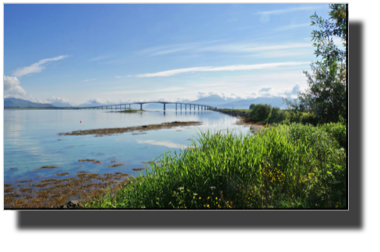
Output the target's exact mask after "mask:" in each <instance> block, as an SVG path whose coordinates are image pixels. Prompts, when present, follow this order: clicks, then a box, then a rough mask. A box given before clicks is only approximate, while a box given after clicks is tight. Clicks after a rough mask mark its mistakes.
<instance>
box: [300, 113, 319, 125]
mask: <svg viewBox="0 0 380 252" xmlns="http://www.w3.org/2000/svg"><path fill="white" fill-rule="evenodd" d="M300 123H302V124H312V125H314V126H316V125H317V123H318V121H317V118H316V117H315V115H314V114H313V113H303V114H302V115H301V117H300Z"/></svg>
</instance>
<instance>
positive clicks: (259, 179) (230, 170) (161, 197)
mask: <svg viewBox="0 0 380 252" xmlns="http://www.w3.org/2000/svg"><path fill="white" fill-rule="evenodd" d="M341 126H342V127H344V125H341ZM333 127H337V126H336V124H331V125H330V126H323V127H322V126H321V127H313V126H310V125H300V124H291V125H281V126H278V127H269V128H268V129H267V130H263V131H261V132H260V133H259V134H257V135H251V134H247V135H243V134H241V133H240V134H235V133H234V132H231V131H227V132H226V133H224V132H222V131H216V132H210V131H207V132H199V133H198V135H197V137H196V138H195V139H193V141H192V143H191V147H192V148H188V149H185V150H180V151H179V152H167V153H164V154H163V155H162V156H161V157H160V158H159V159H160V161H161V163H160V165H159V164H157V163H152V164H151V167H150V168H149V169H147V174H146V176H145V177H142V176H140V177H139V178H138V179H137V180H136V181H135V182H134V183H130V184H128V185H126V186H125V187H124V188H122V189H121V190H120V191H119V192H118V193H117V194H116V195H115V196H111V195H110V194H109V195H107V196H105V197H104V198H102V199H100V200H96V201H91V202H87V203H86V204H85V206H86V207H96V208H103V207H111V208H345V207H346V206H347V205H346V151H345V150H344V149H343V148H340V146H339V142H338V141H337V140H336V135H337V134H334V133H332V132H335V131H336V130H335V131H334V130H331V128H333ZM339 127H340V126H339ZM339 127H338V128H339ZM338 135H339V134H338Z"/></svg>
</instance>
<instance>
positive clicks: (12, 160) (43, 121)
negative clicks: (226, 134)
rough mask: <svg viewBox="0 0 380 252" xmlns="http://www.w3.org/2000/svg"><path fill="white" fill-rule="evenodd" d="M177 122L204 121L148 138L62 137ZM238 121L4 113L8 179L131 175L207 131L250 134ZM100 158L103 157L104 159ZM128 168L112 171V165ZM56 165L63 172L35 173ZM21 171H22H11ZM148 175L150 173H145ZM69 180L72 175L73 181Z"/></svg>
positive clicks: (204, 115) (162, 114) (208, 116)
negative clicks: (81, 173) (78, 174)
mask: <svg viewBox="0 0 380 252" xmlns="http://www.w3.org/2000/svg"><path fill="white" fill-rule="evenodd" d="M174 121H201V122H202V125H198V126H186V127H176V128H174V129H162V130H152V131H147V132H146V134H143V135H141V134H139V135H133V134H132V133H123V134H118V135H111V136H103V137H94V136H93V135H84V136H58V133H62V132H72V131H77V130H89V129H99V128H124V127H133V126H142V125H147V124H160V123H164V122H174ZM236 121H237V118H234V117H230V116H228V115H225V114H221V113H217V112H214V111H201V110H200V111H199V112H198V111H185V110H184V111H175V109H174V110H169V109H167V110H166V111H162V110H159V111H157V110H155V111H153V110H152V111H144V112H137V113H114V112H110V110H108V111H106V110H73V111H63V110H57V111H50V110H5V111H4V179H5V183H12V182H13V181H14V180H18V179H23V180H27V179H30V178H31V179H34V178H35V177H36V176H41V177H44V178H49V177H51V176H55V174H56V173H65V172H70V174H76V172H77V171H82V170H87V171H91V172H93V173H99V174H104V173H109V172H124V173H128V172H132V173H131V174H133V171H132V169H134V168H139V167H141V163H142V162H144V161H149V160H152V158H153V159H155V158H156V157H158V156H160V155H161V154H162V153H163V152H165V151H167V150H168V148H185V147H186V146H187V145H188V144H189V140H188V139H190V138H193V137H196V135H197V132H199V131H205V130H222V129H226V128H228V129H236V130H240V131H242V132H248V131H249V128H245V127H243V126H238V125H235V122H236ZM99 153H101V154H99ZM115 157H117V160H118V161H120V162H121V163H125V164H126V166H125V167H113V168H111V167H108V165H110V164H111V161H112V160H115ZM83 159H96V160H99V162H100V164H92V163H80V162H78V160H83ZM50 165H55V166H58V167H60V168H58V169H59V171H58V170H57V171H48V170H49V169H44V170H41V171H33V169H35V168H38V167H42V166H50ZM11 167H17V168H18V169H17V170H11V169H10V168H11ZM141 172H142V173H144V172H145V171H141ZM68 176H70V175H68Z"/></svg>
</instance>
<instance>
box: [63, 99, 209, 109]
mask: <svg viewBox="0 0 380 252" xmlns="http://www.w3.org/2000/svg"><path fill="white" fill-rule="evenodd" d="M146 103H162V104H163V107H164V111H165V110H166V104H175V110H177V105H181V106H180V109H181V110H182V105H185V110H186V109H187V106H189V109H190V110H191V106H193V108H194V110H195V106H197V107H198V110H199V108H201V110H210V109H213V108H214V107H212V106H208V105H203V104H195V103H183V102H163V101H151V102H131V103H122V104H115V105H102V106H94V107H70V108H71V109H120V110H121V109H122V107H124V109H127V105H128V106H129V109H131V105H132V104H140V110H142V108H143V104H146ZM67 109H69V108H67Z"/></svg>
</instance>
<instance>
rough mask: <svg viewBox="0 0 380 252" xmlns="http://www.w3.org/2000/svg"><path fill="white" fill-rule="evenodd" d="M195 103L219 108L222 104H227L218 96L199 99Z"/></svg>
mask: <svg viewBox="0 0 380 252" xmlns="http://www.w3.org/2000/svg"><path fill="white" fill-rule="evenodd" d="M192 102H193V103H199V104H205V105H210V106H218V105H220V104H223V103H226V102H227V100H224V99H223V98H222V97H220V96H218V95H210V96H207V97H202V98H199V99H198V100H195V101H192Z"/></svg>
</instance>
